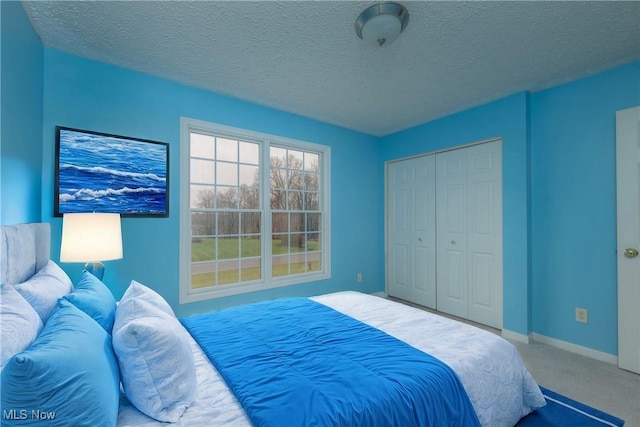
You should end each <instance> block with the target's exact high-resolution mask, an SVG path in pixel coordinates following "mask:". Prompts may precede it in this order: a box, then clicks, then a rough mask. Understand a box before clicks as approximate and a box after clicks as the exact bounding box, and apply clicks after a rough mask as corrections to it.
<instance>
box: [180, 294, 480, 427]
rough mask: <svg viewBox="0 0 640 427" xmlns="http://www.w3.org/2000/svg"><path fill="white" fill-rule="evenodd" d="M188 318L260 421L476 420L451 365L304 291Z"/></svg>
mask: <svg viewBox="0 0 640 427" xmlns="http://www.w3.org/2000/svg"><path fill="white" fill-rule="evenodd" d="M182 322H183V324H184V325H185V327H186V328H187V329H188V330H189V332H190V333H191V335H192V336H193V337H194V338H195V339H196V341H197V342H198V343H199V344H200V346H201V347H202V348H203V349H204V351H205V353H206V354H207V355H208V356H209V358H210V359H211V360H212V361H213V362H214V365H215V366H216V368H217V369H218V370H219V371H220V372H221V374H222V376H223V377H224V379H225V381H226V383H227V384H229V387H230V388H231V389H232V390H233V392H234V394H235V395H236V397H237V398H238V400H239V401H240V402H241V403H242V406H243V408H244V409H245V411H246V413H247V415H248V417H249V418H250V420H251V422H252V424H253V425H254V426H265V427H266V426H281V425H292V426H312V425H320V426H331V425H345V426H407V427H408V426H437V425H441V424H442V420H447V422H448V424H450V425H457V426H461V427H462V426H470V427H471V426H478V425H479V423H478V419H477V418H476V414H475V412H474V410H473V408H472V406H471V402H469V399H468V397H467V394H466V392H465V391H464V389H463V388H462V385H461V384H460V381H459V380H458V377H457V376H456V374H455V373H454V372H453V371H452V370H451V368H449V367H448V366H447V365H445V364H444V363H442V362H440V361H439V360H437V359H435V358H433V357H431V356H429V355H427V354H426V353H424V352H421V351H420V350H418V349H416V348H414V347H411V346H409V345H407V344H405V343H403V342H402V341H399V340H397V339H395V338H393V337H391V336H390V335H387V334H385V333H384V332H382V331H380V330H378V329H375V328H372V327H370V326H368V325H366V324H364V323H362V322H359V321H357V320H355V319H353V318H351V317H349V316H345V315H343V314H341V313H339V312H337V311H335V310H333V309H331V308H329V307H327V306H325V305H323V304H319V303H317V302H314V301H312V300H309V299H307V298H285V299H279V300H273V301H267V302H263V303H258V304H251V305H247V306H240V307H234V308H230V309H226V310H222V311H217V312H211V313H204V314H200V315H196V316H191V317H188V318H184V319H182ZM381 349H383V351H381Z"/></svg>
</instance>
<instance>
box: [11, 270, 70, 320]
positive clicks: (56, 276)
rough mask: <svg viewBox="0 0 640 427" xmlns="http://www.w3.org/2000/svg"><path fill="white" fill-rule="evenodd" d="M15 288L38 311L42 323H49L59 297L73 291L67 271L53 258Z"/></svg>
mask: <svg viewBox="0 0 640 427" xmlns="http://www.w3.org/2000/svg"><path fill="white" fill-rule="evenodd" d="M15 288H16V290H17V291H18V292H20V294H21V295H22V296H23V297H24V299H26V300H27V301H28V302H29V304H31V306H32V307H33V308H34V310H35V311H36V313H38V315H39V316H40V319H42V323H47V319H48V318H49V316H51V312H52V311H53V309H54V307H55V306H56V303H57V302H58V298H60V297H62V296H64V295H66V294H68V293H69V292H71V291H73V285H72V284H71V279H69V276H67V273H65V272H64V271H63V270H62V269H61V268H60V267H59V266H58V264H56V263H55V262H53V261H51V260H49V262H48V263H47V264H45V266H44V267H42V268H41V269H40V271H38V272H37V273H36V274H35V275H33V276H32V277H31V278H30V279H29V280H27V281H26V282H22V283H19V284H17V285H15Z"/></svg>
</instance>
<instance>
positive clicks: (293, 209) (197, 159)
mask: <svg viewBox="0 0 640 427" xmlns="http://www.w3.org/2000/svg"><path fill="white" fill-rule="evenodd" d="M193 122H194V123H195V122H197V121H193ZM195 128H198V129H200V128H202V129H205V131H204V132H194V131H193V130H190V131H189V133H186V134H183V135H188V137H189V138H190V140H189V141H188V143H189V147H190V154H187V159H188V160H187V163H186V165H187V167H188V168H189V169H188V170H187V171H186V175H183V176H186V177H187V179H188V185H187V186H186V187H184V188H186V189H187V192H188V202H189V212H190V214H189V215H188V216H187V218H189V225H190V228H191V245H190V258H191V283H190V285H189V289H193V290H197V291H198V292H199V293H198V294H199V295H203V296H204V295H205V294H206V295H209V294H208V292H209V293H210V292H212V291H207V290H206V288H214V287H219V286H221V285H224V286H231V287H236V286H234V285H244V284H245V283H247V282H251V283H258V282H262V283H265V282H268V280H269V278H270V277H286V276H294V275H301V274H305V273H314V272H315V273H318V272H324V274H326V273H327V271H325V270H324V268H323V248H322V247H323V245H322V243H321V242H322V239H323V233H322V230H321V228H322V227H321V223H322V221H323V220H324V211H323V208H322V197H323V193H322V185H321V184H322V182H321V180H322V174H321V170H320V168H319V166H320V165H321V164H322V156H323V153H324V152H325V150H327V147H323V146H320V145H315V144H308V143H300V142H297V141H293V140H291V142H289V141H285V140H278V139H277V138H276V140H278V141H279V142H277V143H274V141H272V140H269V138H263V137H262V136H261V135H260V134H257V133H253V132H250V131H247V132H244V131H242V130H240V129H237V130H234V129H232V128H225V127H224V126H220V127H219V128H220V129H221V130H222V134H221V135H215V134H216V133H217V131H216V130H215V129H217V128H218V127H217V126H213V125H212V127H211V129H209V127H208V126H207V124H206V123H204V122H197V124H196V125H195V126H194V127H193V128H192V129H195ZM227 132H228V134H227ZM231 134H237V135H242V134H246V135H247V136H249V138H248V139H247V140H245V138H244V137H240V138H237V137H234V136H229V135H231ZM223 135H224V136H223ZM256 135H257V136H256ZM183 140H184V139H183ZM252 140H253V141H252ZM283 141H284V142H283ZM289 144H291V145H289ZM305 144H306V145H305ZM294 147H295V148H294ZM301 147H305V148H301ZM307 147H309V148H312V151H307V149H306V148H307ZM313 148H317V149H318V150H320V151H315V150H313ZM263 150H265V151H263ZM261 153H262V154H261ZM328 159H329V158H328ZM266 162H268V163H266ZM263 168H265V169H266V170H263ZM265 203H266V205H265ZM264 215H267V216H266V217H265V216H264ZM183 218H184V217H183ZM264 226H268V228H267V229H265V230H263V227H264ZM265 273H266V277H264V276H265ZM295 280H303V281H306V280H309V279H295ZM251 283H249V285H250V286H253V287H249V288H246V289H256V288H255V285H252V284H251ZM273 283H276V282H273ZM284 283H292V282H291V281H288V280H285V282H283V284H284ZM265 284H267V285H268V283H265ZM276 286H279V285H276ZM268 287H271V286H268ZM236 288H237V289H238V291H233V293H238V292H242V291H240V290H239V289H245V288H241V287H236ZM200 291H204V293H200ZM182 295H183V294H182V291H181V300H182ZM193 295H194V296H195V295H196V294H193ZM212 295H213V294H212ZM220 295H229V293H225V294H220ZM194 298H195V297H194ZM198 299H199V297H198Z"/></svg>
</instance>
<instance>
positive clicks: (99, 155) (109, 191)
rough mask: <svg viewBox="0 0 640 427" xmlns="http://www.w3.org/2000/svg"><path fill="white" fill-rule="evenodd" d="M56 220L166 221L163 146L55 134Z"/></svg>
mask: <svg viewBox="0 0 640 427" xmlns="http://www.w3.org/2000/svg"><path fill="white" fill-rule="evenodd" d="M58 150H59V151H58V164H57V168H58V187H57V189H58V191H57V193H58V194H57V197H58V199H57V202H58V206H57V207H58V209H57V212H56V213H58V214H64V213H77V212H111V213H120V214H122V215H166V214H167V213H168V212H167V206H168V204H167V172H168V167H167V165H168V145H167V144H165V143H159V142H154V141H146V140H139V139H131V138H126V137H118V136H113V135H104V134H98V133H92V132H87V131H81V130H75V129H68V128H59V134H58Z"/></svg>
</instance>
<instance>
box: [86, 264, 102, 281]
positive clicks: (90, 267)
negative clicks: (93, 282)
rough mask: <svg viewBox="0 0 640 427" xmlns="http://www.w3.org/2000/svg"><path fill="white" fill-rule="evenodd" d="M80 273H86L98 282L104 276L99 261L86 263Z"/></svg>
mask: <svg viewBox="0 0 640 427" xmlns="http://www.w3.org/2000/svg"><path fill="white" fill-rule="evenodd" d="M82 271H88V272H89V273H91V274H93V275H94V276H96V277H97V278H98V279H99V280H102V276H103V275H104V264H103V263H101V262H100V261H96V262H88V263H86V264H85V265H84V269H83V270H82Z"/></svg>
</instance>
